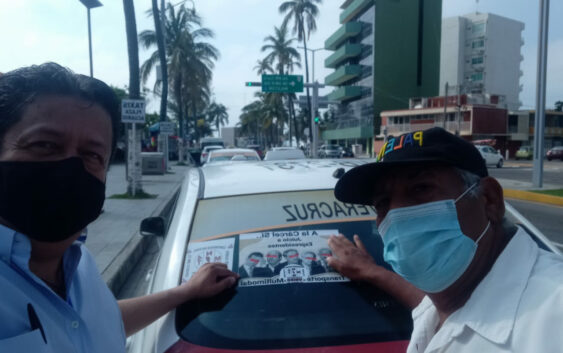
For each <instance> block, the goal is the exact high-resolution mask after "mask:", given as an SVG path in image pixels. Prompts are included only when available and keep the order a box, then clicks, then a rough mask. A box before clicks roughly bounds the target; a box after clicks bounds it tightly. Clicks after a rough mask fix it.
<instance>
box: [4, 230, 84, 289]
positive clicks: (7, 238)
mask: <svg viewBox="0 0 563 353" xmlns="http://www.w3.org/2000/svg"><path fill="white" fill-rule="evenodd" d="M81 246H82V243H81V242H79V241H75V242H74V243H73V244H72V245H71V246H70V247H69V248H68V249H67V250H66V251H65V253H64V255H63V272H64V281H65V287H66V297H67V298H68V292H69V289H70V286H71V284H72V278H73V277H74V273H75V272H76V269H77V267H78V263H79V262H80V257H81V256H82V249H81ZM30 256H31V242H30V241H29V238H28V237H27V236H25V235H23V234H21V233H19V232H17V231H15V230H13V229H10V228H8V227H6V226H4V225H2V224H0V260H2V261H3V262H5V263H6V264H7V265H8V266H11V267H16V268H17V269H18V270H19V271H21V272H23V273H25V274H26V275H27V276H29V277H30V278H32V279H33V280H34V281H35V282H37V283H39V284H41V285H43V286H45V287H48V286H47V285H46V284H45V283H44V282H43V281H42V280H41V279H40V278H39V277H37V276H36V275H35V274H34V273H33V272H31V271H30V270H29V258H30Z"/></svg>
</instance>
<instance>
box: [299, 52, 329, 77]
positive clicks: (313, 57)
mask: <svg viewBox="0 0 563 353" xmlns="http://www.w3.org/2000/svg"><path fill="white" fill-rule="evenodd" d="M297 48H299V49H305V47H297ZM324 49H325V48H317V49H311V48H307V50H308V51H310V52H311V53H312V54H313V55H312V59H313V60H312V62H313V79H312V81H313V82H315V52H317V51H319V50H324ZM307 83H309V82H307Z"/></svg>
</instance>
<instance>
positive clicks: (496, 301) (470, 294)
mask: <svg viewBox="0 0 563 353" xmlns="http://www.w3.org/2000/svg"><path fill="white" fill-rule="evenodd" d="M335 195H336V198H337V199H339V200H340V201H343V202H348V203H358V204H365V205H373V206H375V208H376V210H377V225H378V231H379V233H380V234H381V236H382V241H383V246H384V247H383V248H384V259H385V261H386V262H387V263H389V264H390V265H391V267H392V268H393V270H394V271H395V273H392V272H390V271H387V270H385V269H383V268H382V267H380V266H378V265H377V264H376V263H375V262H374V260H373V259H372V258H371V257H370V256H369V254H368V253H367V252H366V251H365V248H364V246H363V244H362V243H361V242H360V241H359V238H357V236H355V237H354V241H355V243H356V244H355V245H354V244H352V243H351V242H350V241H349V240H347V239H346V238H345V237H344V236H342V235H341V236H338V237H332V238H331V239H330V240H329V246H330V247H331V248H332V250H333V253H334V255H335V256H334V257H331V258H329V259H328V263H329V265H330V266H331V267H333V268H335V269H336V270H337V271H339V272H341V273H342V274H343V275H345V276H347V277H349V278H351V279H353V280H362V281H367V282H370V283H372V284H373V285H376V286H378V287H380V288H382V289H384V290H386V291H387V292H389V293H390V294H391V295H394V296H396V297H397V298H398V299H399V300H401V301H402V302H403V303H404V304H405V305H407V306H409V307H411V308H415V307H416V308H415V309H414V311H413V319H414V330H413V334H412V337H411V341H410V344H409V347H408V350H407V352H409V353H411V352H412V353H414V352H428V353H429V352H559V351H561V347H563V336H562V335H561V332H563V331H562V327H561V317H562V316H563V257H561V256H559V255H556V254H553V253H550V252H547V251H545V250H541V249H539V248H538V246H537V245H536V243H535V242H534V241H533V240H532V239H531V238H530V236H529V235H528V234H527V233H526V232H525V231H524V230H523V229H517V228H516V227H514V226H511V225H510V224H508V222H507V221H506V220H505V218H504V212H505V210H504V199H503V193H502V188H501V186H500V185H499V183H498V182H497V181H496V180H495V179H494V178H491V177H489V176H488V172H487V168H486V166H485V163H484V161H483V159H482V157H481V156H480V154H479V152H478V151H477V149H476V148H475V147H474V146H473V145H472V144H471V143H469V142H467V141H465V140H463V139H461V138H459V137H456V136H454V135H452V134H450V133H448V132H446V131H445V130H443V129H440V128H433V129H429V130H425V131H416V132H413V133H409V134H405V135H402V136H399V137H397V138H391V139H390V140H389V141H388V142H387V144H386V145H384V146H383V148H382V150H381V152H380V153H379V155H378V158H377V162H375V163H371V164H366V165H363V166H360V167H356V168H354V169H352V170H350V171H349V172H348V173H346V174H345V175H344V176H343V177H342V178H341V179H340V180H339V181H338V183H337V185H336V187H335Z"/></svg>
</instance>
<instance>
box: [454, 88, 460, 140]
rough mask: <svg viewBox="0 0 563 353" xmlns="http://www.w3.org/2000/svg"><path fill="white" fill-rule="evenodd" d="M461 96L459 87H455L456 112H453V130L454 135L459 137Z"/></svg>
mask: <svg viewBox="0 0 563 353" xmlns="http://www.w3.org/2000/svg"><path fill="white" fill-rule="evenodd" d="M460 94H461V85H457V104H456V107H457V110H456V112H455V114H456V122H457V124H456V128H455V135H456V136H459V135H461V122H460V116H461V111H460V110H461V105H460V97H459V95H460Z"/></svg>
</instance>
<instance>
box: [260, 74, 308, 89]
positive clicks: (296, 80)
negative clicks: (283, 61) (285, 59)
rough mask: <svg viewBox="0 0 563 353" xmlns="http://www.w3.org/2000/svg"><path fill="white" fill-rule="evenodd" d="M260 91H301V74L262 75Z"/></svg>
mask: <svg viewBox="0 0 563 353" xmlns="http://www.w3.org/2000/svg"><path fill="white" fill-rule="evenodd" d="M262 92H268V93H297V92H303V76H301V75H262Z"/></svg>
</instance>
